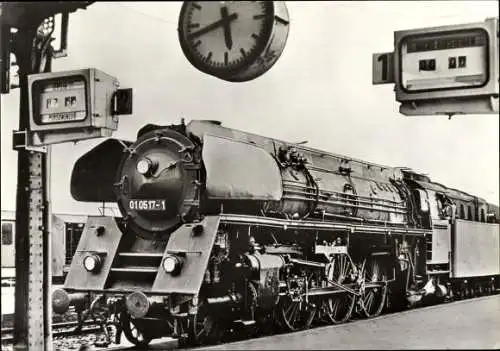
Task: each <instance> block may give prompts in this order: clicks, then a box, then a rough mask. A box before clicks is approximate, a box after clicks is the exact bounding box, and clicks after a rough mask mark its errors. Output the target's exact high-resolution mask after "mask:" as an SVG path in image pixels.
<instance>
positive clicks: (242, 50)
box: [240, 48, 247, 56]
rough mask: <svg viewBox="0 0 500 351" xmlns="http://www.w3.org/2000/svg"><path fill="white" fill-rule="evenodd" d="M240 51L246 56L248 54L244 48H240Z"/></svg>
mask: <svg viewBox="0 0 500 351" xmlns="http://www.w3.org/2000/svg"><path fill="white" fill-rule="evenodd" d="M240 52H241V55H242V56H246V54H247V53H246V52H245V50H244V49H243V48H241V49H240Z"/></svg>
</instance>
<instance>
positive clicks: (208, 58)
mask: <svg viewBox="0 0 500 351" xmlns="http://www.w3.org/2000/svg"><path fill="white" fill-rule="evenodd" d="M211 58H212V51H210V52H209V53H208V55H207V61H210V59H211Z"/></svg>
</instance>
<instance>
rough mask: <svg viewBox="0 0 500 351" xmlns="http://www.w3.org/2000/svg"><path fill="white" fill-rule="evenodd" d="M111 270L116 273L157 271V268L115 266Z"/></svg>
mask: <svg viewBox="0 0 500 351" xmlns="http://www.w3.org/2000/svg"><path fill="white" fill-rule="evenodd" d="M111 272H117V273H154V274H156V273H158V268H154V267H115V268H111Z"/></svg>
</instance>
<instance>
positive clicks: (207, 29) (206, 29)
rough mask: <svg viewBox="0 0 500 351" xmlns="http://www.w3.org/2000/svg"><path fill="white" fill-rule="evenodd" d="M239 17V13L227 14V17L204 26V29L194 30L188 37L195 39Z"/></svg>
mask: <svg viewBox="0 0 500 351" xmlns="http://www.w3.org/2000/svg"><path fill="white" fill-rule="evenodd" d="M237 18H238V14H237V13H233V14H232V15H230V16H227V17H225V18H222V19H220V20H218V21H215V22H214V23H212V24H209V25H208V26H206V27H203V28H202V29H200V30H197V31H196V32H193V33H190V34H189V35H188V36H187V38H188V39H194V38H197V37H199V36H201V35H203V34H205V33H208V32H210V31H213V30H214V29H216V28H218V27H220V26H223V25H224V24H225V23H226V22H227V23H229V22H231V21H234V20H235V19H237Z"/></svg>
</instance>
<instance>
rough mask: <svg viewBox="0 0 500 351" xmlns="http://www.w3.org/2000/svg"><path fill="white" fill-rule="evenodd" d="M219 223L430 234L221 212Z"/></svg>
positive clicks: (418, 234)
mask: <svg viewBox="0 0 500 351" xmlns="http://www.w3.org/2000/svg"><path fill="white" fill-rule="evenodd" d="M219 216H220V221H221V223H226V224H240V225H260V226H267V227H274V228H283V229H285V230H286V229H310V230H327V231H331V230H345V231H350V232H351V233H370V234H404V235H416V236H424V235H430V234H431V233H432V231H431V230H427V229H418V228H405V227H387V226H369V225H360V224H347V223H332V222H320V221H311V220H309V221H304V220H289V219H280V218H272V217H257V216H246V215H238V214H221V215H219Z"/></svg>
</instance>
